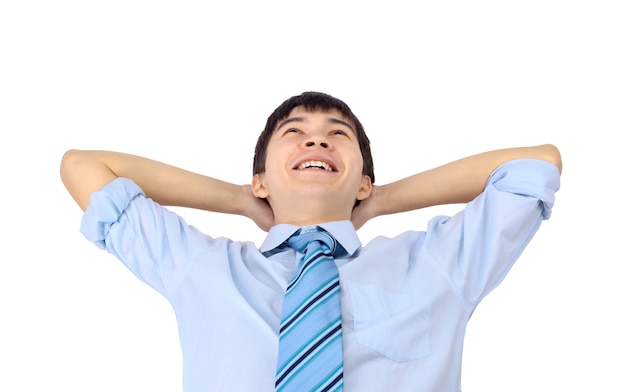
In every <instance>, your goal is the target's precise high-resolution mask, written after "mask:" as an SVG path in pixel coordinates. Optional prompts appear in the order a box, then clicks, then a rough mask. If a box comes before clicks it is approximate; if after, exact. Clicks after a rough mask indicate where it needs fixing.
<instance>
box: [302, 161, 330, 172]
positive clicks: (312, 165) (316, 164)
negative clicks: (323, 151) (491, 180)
mask: <svg viewBox="0 0 626 392" xmlns="http://www.w3.org/2000/svg"><path fill="white" fill-rule="evenodd" d="M302 169H318V170H326V171H330V172H332V171H333V168H332V167H330V165H329V164H328V163H326V162H322V161H306V162H302V163H301V164H300V166H298V170H302Z"/></svg>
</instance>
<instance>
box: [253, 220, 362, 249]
mask: <svg viewBox="0 0 626 392" xmlns="http://www.w3.org/2000/svg"><path fill="white" fill-rule="evenodd" d="M315 226H319V227H321V228H323V229H324V230H326V231H327V232H329V233H330V234H331V235H332V236H333V237H334V238H335V239H336V240H337V242H339V244H340V245H341V246H342V247H343V248H344V249H345V250H346V253H347V254H348V256H352V254H354V252H356V251H357V250H358V249H359V248H360V247H361V241H360V240H359V237H358V236H357V234H356V230H354V226H353V225H352V222H350V221H349V220H343V221H337V222H327V223H321V224H319V225H315ZM300 228H302V227H301V226H295V225H289V224H286V223H282V224H279V225H276V226H274V227H272V228H271V229H270V231H269V233H268V234H267V237H265V241H263V243H262V244H261V247H260V248H259V250H260V251H261V252H262V253H264V254H266V255H270V254H273V253H275V252H276V251H278V249H276V248H278V247H280V245H282V244H283V242H285V241H286V240H287V239H288V238H289V237H291V235H292V234H293V233H295V232H296V231H298V229H300Z"/></svg>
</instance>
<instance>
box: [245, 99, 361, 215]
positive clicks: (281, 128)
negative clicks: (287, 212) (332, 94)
mask: <svg viewBox="0 0 626 392" xmlns="http://www.w3.org/2000/svg"><path fill="white" fill-rule="evenodd" d="M362 172H363V157H362V155H361V150H360V148H359V141H358V139H357V136H356V133H355V132H354V129H353V125H352V124H350V123H349V122H348V121H347V120H346V119H345V118H344V117H343V116H342V115H341V114H340V113H339V112H338V111H336V110H332V111H330V112H307V111H305V110H304V109H303V108H302V107H296V108H294V109H293V110H292V111H291V113H290V114H289V116H288V117H287V118H286V119H284V120H282V121H281V122H279V123H278V125H277V128H276V130H275V131H274V133H273V135H272V137H271V139H270V141H269V144H268V146H267V155H266V162H265V173H262V174H259V175H257V176H255V179H254V180H253V182H254V183H256V185H255V192H256V195H257V196H258V197H266V198H267V199H268V201H269V202H270V204H271V205H272V208H273V209H274V210H275V209H276V207H277V203H283V202H286V203H289V202H293V201H296V202H297V201H298V200H294V199H295V198H306V197H311V196H313V197H321V198H328V200H329V201H333V203H335V204H336V205H337V208H344V209H345V208H347V210H348V212H349V211H351V208H352V206H353V205H354V202H355V200H357V199H359V200H361V199H364V198H366V197H367V196H368V195H369V191H370V190H371V182H370V181H369V177H368V176H365V175H363V174H362Z"/></svg>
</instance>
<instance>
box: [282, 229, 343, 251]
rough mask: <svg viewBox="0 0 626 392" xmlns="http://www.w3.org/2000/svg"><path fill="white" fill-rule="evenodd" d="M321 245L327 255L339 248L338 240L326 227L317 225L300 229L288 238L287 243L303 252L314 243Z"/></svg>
mask: <svg viewBox="0 0 626 392" xmlns="http://www.w3.org/2000/svg"><path fill="white" fill-rule="evenodd" d="M318 244H319V245H321V246H322V249H323V251H324V254H326V255H329V256H330V255H332V254H333V253H334V252H335V250H336V248H337V241H336V240H335V239H334V238H333V236H331V235H330V234H329V233H328V232H326V231H325V230H324V229H322V228H320V227H318V226H316V227H315V228H311V229H306V230H303V229H300V230H298V231H297V232H296V233H295V234H294V235H292V236H291V237H290V238H289V239H288V240H287V245H289V246H290V247H291V248H293V249H295V250H297V251H298V252H301V253H307V249H308V248H310V247H311V246H313V245H318Z"/></svg>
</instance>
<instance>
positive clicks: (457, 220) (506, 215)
mask: <svg viewBox="0 0 626 392" xmlns="http://www.w3.org/2000/svg"><path fill="white" fill-rule="evenodd" d="M559 187H560V174H559V172H558V169H557V168H556V166H554V165H552V164H550V163H547V162H544V161H541V160H535V159H518V160H513V161H510V162H507V163H505V164H503V165H501V166H500V167H498V168H497V169H496V170H495V171H494V172H493V173H492V174H491V176H490V177H489V180H488V182H487V185H486V186H485V189H484V192H483V193H481V194H480V195H479V196H478V197H477V198H476V199H474V200H473V201H471V202H470V203H468V204H467V206H466V208H465V209H464V210H463V211H461V212H460V213H458V214H456V215H455V216H453V217H446V216H439V217H436V218H433V219H432V220H431V221H430V222H429V225H428V230H427V235H426V237H425V247H426V249H427V251H428V252H429V253H430V254H431V256H432V257H433V259H434V260H435V262H437V263H439V264H440V266H441V267H442V268H443V271H444V273H445V274H447V275H448V279H449V280H450V283H451V284H452V285H453V287H454V289H455V290H458V294H459V295H460V296H461V297H462V298H463V300H464V302H465V304H466V306H467V308H468V311H472V310H473V309H474V307H475V306H476V305H477V304H478V303H479V302H480V300H482V298H484V296H485V295H487V294H488V293H489V292H491V291H492V290H493V289H494V288H495V287H496V286H497V285H498V284H499V283H500V282H501V281H502V279H504V277H505V276H506V274H507V273H508V271H509V270H510V269H511V267H512V266H513V264H514V262H515V261H516V260H517V259H518V258H519V256H520V254H521V253H522V251H523V250H524V249H525V248H526V246H527V245H528V243H529V242H530V240H531V239H532V237H533V236H534V235H535V233H536V232H537V230H538V229H539V227H540V225H541V222H542V221H543V220H545V219H548V218H549V217H550V215H551V212H552V208H553V206H554V200H555V193H556V191H557V190H558V189H559Z"/></svg>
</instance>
